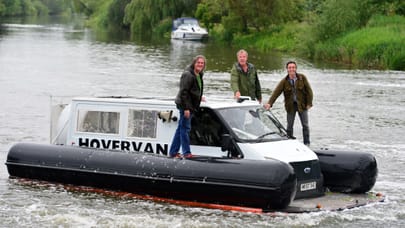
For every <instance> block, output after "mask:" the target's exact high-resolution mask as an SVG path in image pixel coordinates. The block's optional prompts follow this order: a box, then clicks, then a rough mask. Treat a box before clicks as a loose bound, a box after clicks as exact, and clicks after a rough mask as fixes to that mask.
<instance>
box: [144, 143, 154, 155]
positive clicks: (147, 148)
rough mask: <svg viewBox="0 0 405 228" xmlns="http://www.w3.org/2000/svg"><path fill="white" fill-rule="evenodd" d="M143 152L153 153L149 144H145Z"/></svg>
mask: <svg viewBox="0 0 405 228" xmlns="http://www.w3.org/2000/svg"><path fill="white" fill-rule="evenodd" d="M145 152H146V153H153V147H152V144H151V143H146V146H145Z"/></svg>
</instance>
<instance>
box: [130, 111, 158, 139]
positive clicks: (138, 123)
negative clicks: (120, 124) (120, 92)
mask: <svg viewBox="0 0 405 228" xmlns="http://www.w3.org/2000/svg"><path fill="white" fill-rule="evenodd" d="M157 118H158V111H152V110H133V109H131V110H129V115H128V132H127V135H128V136H129V137H140V138H156V129H157Z"/></svg>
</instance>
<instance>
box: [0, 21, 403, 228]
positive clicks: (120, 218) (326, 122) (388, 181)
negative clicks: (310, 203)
mask: <svg viewBox="0 0 405 228" xmlns="http://www.w3.org/2000/svg"><path fill="white" fill-rule="evenodd" d="M236 51H237V50H236V49H232V48H228V47H221V46H214V45H213V44H210V43H198V42H170V41H167V42H162V43H159V44H150V43H136V42H127V41H123V40H121V39H114V40H112V41H111V40H108V39H107V40H106V39H105V38H102V37H100V36H99V35H97V34H95V33H93V32H92V31H90V30H87V29H84V28H83V27H82V26H81V24H80V23H77V22H69V23H67V22H61V21H52V20H50V21H49V20H48V21H36V22H27V21H23V20H10V21H7V22H2V26H1V28H0V97H1V106H0V161H1V164H0V227H287V226H294V227H308V226H314V227H405V197H404V192H405V176H404V169H405V139H404V133H405V114H404V113H405V73H404V72H393V71H370V70H353V69H351V70H349V69H342V67H330V66H328V68H325V67H323V66H321V65H315V64H312V63H310V62H307V61H304V60H302V59H297V58H293V57H290V56H285V55H281V54H278V53H255V52H253V51H250V52H249V54H250V60H251V62H252V63H254V64H255V65H256V66H257V68H258V69H259V77H260V80H261V83H262V87H263V96H264V100H267V99H268V97H269V94H270V92H271V89H273V88H274V87H275V86H276V83H277V82H278V81H279V80H280V78H281V77H282V76H283V75H284V74H285V70H284V63H285V62H286V61H287V60H289V59H295V60H297V62H298V67H299V68H298V71H299V72H302V73H304V74H306V75H307V76H308V78H309V80H310V82H311V85H312V87H313V90H314V94H315V99H314V107H313V109H311V110H310V126H311V139H312V144H311V147H313V148H315V149H317V148H325V147H327V148H331V149H342V150H358V151H368V152H371V153H372V154H373V155H374V156H375V157H376V159H377V162H378V166H379V176H378V179H377V183H376V185H375V186H374V188H373V189H372V190H373V191H374V192H381V193H383V194H384V195H386V201H385V202H384V203H378V204H372V205H368V206H365V207H361V208H356V209H351V210H345V211H340V212H320V213H309V214H290V215H281V214H280V215H277V216H274V215H271V216H270V215H266V214H254V213H242V212H232V211H221V210H214V209H204V208H195V207H184V206H179V205H173V204H168V203H157V202H152V201H147V200H140V199H136V198H124V197H112V196H108V195H103V194H97V193H88V192H80V191H79V192H77V191H70V190H67V189H66V188H63V187H61V186H58V185H52V184H46V183H28V184H27V183H24V182H23V181H19V180H15V179H9V176H8V172H7V168H6V166H5V165H4V163H5V161H6V157H7V151H8V149H9V148H10V147H11V146H12V145H13V144H14V143H17V142H36V143H49V128H50V124H49V119H50V109H49V107H50V100H51V99H50V97H51V96H53V97H65V96H66V97H70V96H94V95H134V96H138V97H155V96H159V97H160V96H167V97H174V96H175V95H176V92H177V86H178V81H179V76H180V74H181V72H182V70H183V69H184V67H185V66H186V65H187V64H188V63H190V61H191V58H192V57H193V56H195V55H197V54H203V55H205V56H206V57H207V61H208V64H207V71H206V76H205V83H206V88H205V95H206V96H207V100H208V102H209V99H210V97H222V98H229V99H231V97H232V93H231V92H230V87H229V70H230V68H231V65H232V63H233V62H234V61H235V60H236V56H235V53H236ZM248 51H249V50H248ZM273 111H274V113H275V114H276V116H278V117H279V118H280V120H281V121H282V122H283V123H285V113H284V110H283V102H282V98H281V97H280V98H279V100H278V101H277V102H276V104H275V107H274V108H273ZM295 130H296V135H297V137H298V139H302V135H301V134H300V127H299V120H298V119H297V124H296V128H295ZM207 194H209V193H207Z"/></svg>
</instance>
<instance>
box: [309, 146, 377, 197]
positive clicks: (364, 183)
mask: <svg viewBox="0 0 405 228" xmlns="http://www.w3.org/2000/svg"><path fill="white" fill-rule="evenodd" d="M315 153H316V154H317V155H318V158H319V161H320V164H321V171H322V174H323V176H324V185H325V187H328V188H329V189H330V190H331V191H334V192H345V193H365V192H368V191H370V190H371V189H372V188H373V186H374V184H375V182H376V181H377V176H378V168H377V161H376V159H375V157H374V156H373V155H372V154H370V153H366V152H357V151H334V150H319V151H315Z"/></svg>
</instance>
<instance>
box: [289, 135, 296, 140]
mask: <svg viewBox="0 0 405 228" xmlns="http://www.w3.org/2000/svg"><path fill="white" fill-rule="evenodd" d="M288 138H289V139H297V138H296V137H295V136H292V135H288Z"/></svg>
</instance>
